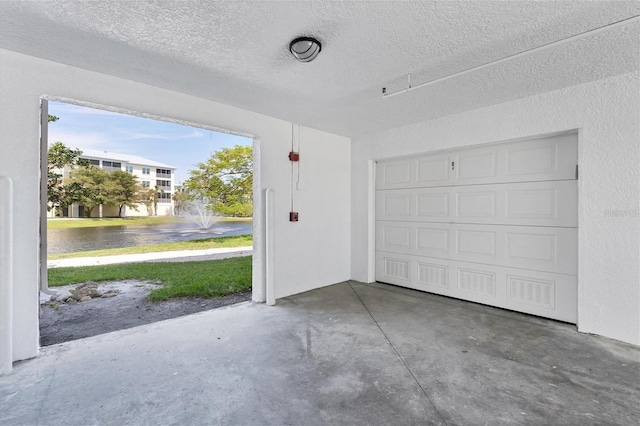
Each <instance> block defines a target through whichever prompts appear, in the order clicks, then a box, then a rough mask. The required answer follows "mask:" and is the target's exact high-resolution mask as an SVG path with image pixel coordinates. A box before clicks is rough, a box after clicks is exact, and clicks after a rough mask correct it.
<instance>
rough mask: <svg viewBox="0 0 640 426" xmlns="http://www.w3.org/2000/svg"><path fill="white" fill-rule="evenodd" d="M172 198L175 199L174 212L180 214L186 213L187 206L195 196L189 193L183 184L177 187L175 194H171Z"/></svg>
mask: <svg viewBox="0 0 640 426" xmlns="http://www.w3.org/2000/svg"><path fill="white" fill-rule="evenodd" d="M171 198H172V199H173V209H174V213H175V214H176V215H178V216H180V215H182V214H183V213H184V208H185V206H186V205H187V203H188V202H189V201H190V200H191V199H192V198H193V196H192V195H191V194H189V192H188V191H187V189H186V188H185V187H184V186H182V187H180V188H177V189H176V190H175V191H174V192H173V195H172V196H171Z"/></svg>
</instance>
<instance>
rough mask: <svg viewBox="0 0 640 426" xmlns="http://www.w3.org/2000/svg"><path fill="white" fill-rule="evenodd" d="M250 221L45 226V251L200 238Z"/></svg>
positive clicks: (240, 231)
mask: <svg viewBox="0 0 640 426" xmlns="http://www.w3.org/2000/svg"><path fill="white" fill-rule="evenodd" d="M252 231H253V223H252V222H250V221H249V222H247V221H245V222H217V223H214V224H213V225H211V226H210V227H209V228H208V229H199V226H198V225H197V224H196V223H194V222H193V221H185V222H179V223H170V224H159V225H145V226H100V227H94V228H70V229H49V230H47V247H48V249H47V252H48V253H49V254H58V253H73V252H78V251H88V250H101V249H108V248H120V247H133V246H141V245H146V244H157V243H172V242H177V241H192V240H200V239H203V238H214V237H226V236H233V235H246V234H251V233H252Z"/></svg>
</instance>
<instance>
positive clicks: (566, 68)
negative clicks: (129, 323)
mask: <svg viewBox="0 0 640 426" xmlns="http://www.w3.org/2000/svg"><path fill="white" fill-rule="evenodd" d="M298 37H311V38H314V39H315V40H316V41H317V42H318V44H319V46H320V45H321V49H319V51H318V53H317V56H316V57H315V58H314V59H313V60H312V61H310V62H299V61H298V60H296V58H294V57H293V55H292V54H291V53H292V52H291V50H290V48H291V43H292V42H293V41H295V40H296V39H297V38H298ZM639 38H640V4H639V3H638V2H637V1H594V2H582V1H562V2H537V1H526V2H484V1H477V2H476V1H472V2H466V1H425V2H368V1H364V2H328V1H311V2H270V1H265V2H258V1H239V2H231V1H222V2H197V1H193V2H192V1H188V2H173V1H168V2H127V1H109V2H76V1H47V2H17V1H4V2H2V3H1V5H0V94H1V96H0V191H1V193H0V212H1V213H2V214H0V246H1V247H0V291H1V293H0V295H1V297H0V302H2V305H1V306H0V314H1V315H2V316H1V317H0V318H1V321H0V326H1V327H0V332H2V333H1V334H0V355H1V356H0V374H3V375H2V376H0V391H1V395H0V396H1V398H2V399H1V400H2V407H3V409H2V411H1V414H0V416H2V417H0V419H1V420H2V422H4V423H9V424H13V423H38V424H40V423H42V424H59V423H61V422H68V423H77V424H86V423H114V424H115V423H140V424H145V423H193V424H199V423H221V424H241V423H242V424H336V423H340V424H341V423H348V424H351V423H356V424H359V423H363V424H364V423H367V424H383V423H390V422H393V421H395V422H397V423H408V424H412V423H417V424H478V423H489V424H491V423H495V424H501V423H516V424H549V423H557V424H629V423H631V420H632V419H633V418H638V417H639V416H640V413H639V412H638V408H637V401H638V398H639V397H640V390H639V388H638V383H639V382H640V376H639V375H640V373H639V372H640V352H639V350H638V345H640V285H639V284H640V213H639V211H640V168H639V167H638V164H640V145H639V144H638V143H637V141H638V140H640V114H638V111H639V110H640V49H638V40H639ZM41 99H49V100H58V101H64V102H70V103H74V104H78V105H85V106H92V107H95V108H99V109H104V110H108V111H116V112H126V113H130V114H134V115H140V116H145V117H150V118H157V119H163V120H169V121H172V122H177V123H183V124H191V125H192V124H197V125H198V126H201V127H205V128H211V129H223V130H225V131H229V132H232V133H236V134H241V135H244V136H247V137H251V138H253V139H254V146H255V152H256V154H255V155H256V156H255V161H254V163H255V175H256V177H255V180H254V255H253V304H244V305H239V306H236V307H233V308H228V309H224V310H220V311H215V312H214V311H212V312H207V313H203V314H200V315H194V316H191V317H187V318H183V319H180V320H175V321H167V322H163V323H158V324H155V325H150V326H145V327H140V328H137V329H135V330H128V331H123V332H119V333H114V334H108V335H104V336H97V337H95V338H89V339H84V340H81V341H78V342H70V343H68V344H63V345H61V346H55V347H51V348H46V349H44V350H41V349H40V348H39V344H38V337H39V336H38V304H37V300H38V289H39V284H40V281H41V278H42V277H41V275H40V273H39V263H38V262H39V259H40V248H39V239H40V228H39V223H40V204H39V203H40V201H39V200H40V198H39V193H38V191H39V188H40V175H39V170H40V161H41V158H42V153H41V152H40V141H39V133H38V120H39V117H40V111H39V106H40V101H41ZM292 129H297V135H299V139H298V147H299V153H298V154H299V167H300V168H299V176H298V178H299V179H298V181H297V182H296V184H295V185H292V175H291V173H292V172H291V162H290V161H289V157H288V154H289V151H290V150H291V149H290V148H291V140H292V133H293V130H292ZM292 197H295V200H296V211H297V212H299V220H298V221H297V222H292V221H290V217H291V216H290V213H291V208H290V200H291V198H292ZM8 217H11V218H12V221H11V222H9V221H8V219H7V218H8ZM382 283H386V284H382ZM263 302H275V306H269V304H265V303H263ZM159 335H162V336H163V339H165V340H166V341H171V342H174V343H172V344H170V345H167V344H163V345H160V343H159V342H160V340H158V339H155V337H154V336H156V337H157V336H159ZM82 363H84V364H88V363H89V364H92V368H89V369H85V368H83V369H82V373H80V371H79V369H78V365H80V364H82ZM87 370H88V371H87ZM65 389H74V391H73V392H72V394H73V395H74V397H73V398H69V393H68V392H67V395H65V391H64V390H65ZM274 389H275V390H277V391H274ZM56 390H57V392H56ZM96 395H104V397H102V398H100V397H95V396H96ZM403 416H404V417H403ZM398 419H401V420H399V421H398Z"/></svg>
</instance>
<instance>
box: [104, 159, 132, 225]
mask: <svg viewBox="0 0 640 426" xmlns="http://www.w3.org/2000/svg"><path fill="white" fill-rule="evenodd" d="M104 189H105V203H106V204H115V205H117V206H118V216H119V217H122V209H123V208H124V207H129V208H132V209H134V210H138V206H137V205H136V204H135V203H136V202H137V199H136V195H137V194H138V192H139V190H140V188H139V185H138V181H137V178H136V177H135V176H133V175H132V174H131V173H128V172H125V171H122V170H114V171H112V172H108V175H107V179H106V181H105V188H104Z"/></svg>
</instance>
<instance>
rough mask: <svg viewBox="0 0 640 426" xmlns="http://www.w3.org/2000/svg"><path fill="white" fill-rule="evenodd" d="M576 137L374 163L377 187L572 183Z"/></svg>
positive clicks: (574, 169)
mask: <svg viewBox="0 0 640 426" xmlns="http://www.w3.org/2000/svg"><path fill="white" fill-rule="evenodd" d="M577 161H578V149H577V134H565V135H557V136H553V137H547V138H544V139H534V140H526V141H520V142H512V143H507V144H496V145H489V146H483V147H476V148H468V149H465V150H462V151H457V152H448V153H447V152H443V153H441V154H435V155H434V154H425V155H418V156H413V157H411V158H405V159H399V160H393V161H384V162H380V163H379V166H378V168H377V172H376V188H377V189H399V188H417V187H437V186H451V185H468V184H469V183H470V182H473V184H476V185H477V184H494V183H516V182H529V181H557V180H573V179H575V173H576V164H577Z"/></svg>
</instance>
